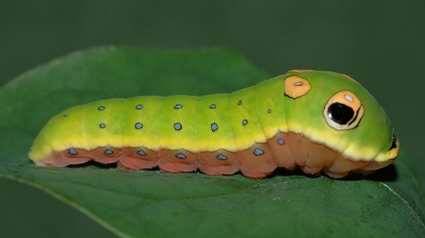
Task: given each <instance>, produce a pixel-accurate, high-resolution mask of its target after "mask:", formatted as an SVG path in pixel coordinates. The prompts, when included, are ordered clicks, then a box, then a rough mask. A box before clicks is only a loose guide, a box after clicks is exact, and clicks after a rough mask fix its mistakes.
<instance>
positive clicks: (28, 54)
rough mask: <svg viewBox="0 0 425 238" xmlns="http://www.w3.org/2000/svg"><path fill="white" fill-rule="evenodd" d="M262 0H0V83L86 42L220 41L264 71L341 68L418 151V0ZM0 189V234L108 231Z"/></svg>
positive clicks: (17, 189)
mask: <svg viewBox="0 0 425 238" xmlns="http://www.w3.org/2000/svg"><path fill="white" fill-rule="evenodd" d="M263 2H264V3H260V1H247V0H245V1H242V0H239V1H222V0H215V1H202V0H180V1H153V0H152V1H145V0H139V1H113V0H102V1H100V0H73V1H51V0H38V1H27V0H25V1H24V0H14V1H7V0H6V1H1V2H0V85H1V86H2V85H4V84H6V83H7V82H8V81H10V80H12V79H13V78H15V77H16V76H18V75H20V74H21V73H24V72H26V71H27V70H29V69H31V68H34V67H36V66H38V65H40V64H44V63H46V62H48V61H50V60H52V59H54V58H56V57H60V56H63V55H65V54H67V53H70V52H72V51H76V50H81V49H86V48H89V47H94V46H101V45H133V46H141V47H154V48H185V49H186V48H196V47H208V46H226V47H230V48H232V49H234V50H236V51H238V52H240V53H241V54H243V55H244V56H245V57H246V58H248V59H249V60H250V61H251V62H253V63H254V64H255V65H257V66H258V67H260V68H261V69H263V70H264V71H266V72H268V73H269V74H270V75H273V76H274V75H279V74H284V73H285V72H286V71H287V70H289V69H294V68H308V69H319V70H330V71H336V72H341V73H345V74H348V75H350V76H351V77H353V78H354V79H356V80H357V81H359V82H360V83H361V84H362V85H363V86H365V87H366V88H367V89H368V90H369V92H370V93H371V94H372V95H374V96H375V98H376V99H377V100H378V101H379V102H380V104H381V106H383V107H384V108H385V110H386V112H387V114H388V115H389V117H390V118H391V120H392V123H393V126H394V128H395V130H396V134H397V136H398V137H399V139H400V141H401V143H402V150H404V151H408V152H410V153H411V154H412V155H413V156H415V157H420V156H422V154H421V146H422V142H421V139H420V138H423V137H424V136H423V134H422V133H423V132H424V131H425V130H424V128H425V125H424V123H422V122H423V116H425V112H424V103H423V101H424V100H425V94H424V93H423V91H424V89H425V83H424V80H423V79H424V77H425V72H424V70H423V69H421V68H422V67H423V65H424V63H425V59H424V57H425V47H424V42H425V14H424V9H425V2H424V1H392V2H391V3H390V2H388V1H369V0H365V1H360V0H356V1H339V3H338V1H326V0H323V1H302V0H297V1H263ZM0 120H1V118H0ZM0 136H1V135H0ZM0 188H1V192H0V201H1V202H0V214H1V215H0V230H1V232H0V234H1V235H2V236H3V237H36V236H41V235H42V236H44V237H76V236H82V237H88V236H90V237H114V235H113V234H112V233H111V232H109V231H107V230H106V229H105V228H103V227H102V226H101V225H99V224H97V223H95V222H94V221H92V220H90V219H89V218H87V217H86V216H85V215H83V214H82V213H80V212H78V211H76V210H75V209H73V208H71V207H70V206H69V205H65V204H64V203H62V202H60V201H58V200H56V199H55V198H53V197H52V196H50V195H47V194H46V193H44V192H42V191H39V190H37V189H35V188H32V187H29V186H27V185H23V184H20V183H18V182H15V181H10V180H7V179H0Z"/></svg>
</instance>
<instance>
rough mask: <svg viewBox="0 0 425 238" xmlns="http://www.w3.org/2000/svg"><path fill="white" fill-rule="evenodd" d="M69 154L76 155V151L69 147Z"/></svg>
mask: <svg viewBox="0 0 425 238" xmlns="http://www.w3.org/2000/svg"><path fill="white" fill-rule="evenodd" d="M69 154H70V155H77V154H78V152H77V151H76V150H75V149H74V148H71V149H69Z"/></svg>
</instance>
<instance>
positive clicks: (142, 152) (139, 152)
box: [137, 150, 146, 156]
mask: <svg viewBox="0 0 425 238" xmlns="http://www.w3.org/2000/svg"><path fill="white" fill-rule="evenodd" d="M137 154H138V155H143V156H145V155H146V153H145V152H144V151H143V150H139V151H137Z"/></svg>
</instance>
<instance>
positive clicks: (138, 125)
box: [134, 122, 143, 130]
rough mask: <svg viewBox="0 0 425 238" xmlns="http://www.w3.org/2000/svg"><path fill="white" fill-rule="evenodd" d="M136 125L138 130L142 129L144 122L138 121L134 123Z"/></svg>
mask: <svg viewBox="0 0 425 238" xmlns="http://www.w3.org/2000/svg"><path fill="white" fill-rule="evenodd" d="M134 127H135V128H136V129H137V130H140V129H142V128H143V124H142V123H140V122H137V123H136V124H135V125H134Z"/></svg>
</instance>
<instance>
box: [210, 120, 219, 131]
mask: <svg viewBox="0 0 425 238" xmlns="http://www.w3.org/2000/svg"><path fill="white" fill-rule="evenodd" d="M211 130H212V132H214V131H216V130H218V125H217V124H216V123H215V122H214V123H212V124H211Z"/></svg>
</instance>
